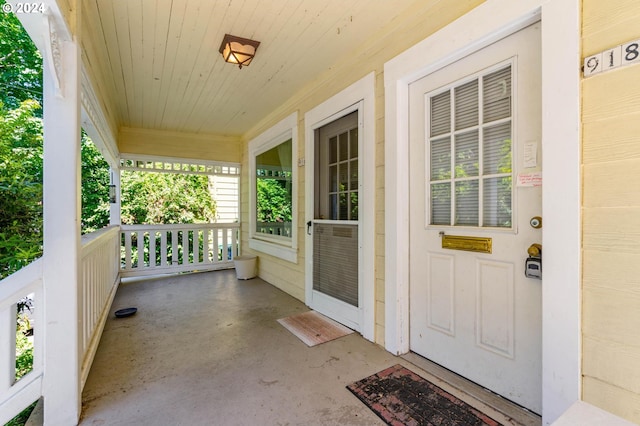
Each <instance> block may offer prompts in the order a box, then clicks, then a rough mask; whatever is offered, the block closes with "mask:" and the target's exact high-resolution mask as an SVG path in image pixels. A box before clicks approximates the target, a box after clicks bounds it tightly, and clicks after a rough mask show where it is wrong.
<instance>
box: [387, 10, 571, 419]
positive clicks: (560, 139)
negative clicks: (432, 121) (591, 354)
mask: <svg viewBox="0 0 640 426" xmlns="http://www.w3.org/2000/svg"><path fill="white" fill-rule="evenodd" d="M580 19H581V18H580V2H579V0H553V1H549V0H521V1H517V2H514V1H511V0H487V1H486V2H484V3H483V4H481V5H480V6H478V7H476V8H475V9H473V10H472V11H470V12H469V13H467V14H466V15H464V16H462V17H460V18H459V19H457V20H456V21H454V22H452V23H451V24H449V25H447V26H446V27H444V28H442V29H441V30H439V31H438V32H436V33H434V34H433V35H432V36H430V37H428V38H427V39H425V40H423V41H422V42H420V43H418V44H417V45H415V46H413V47H412V48H410V49H408V50H406V51H405V52H403V53H401V54H400V55H398V56H397V57H395V58H393V59H392V60H390V61H388V62H387V63H385V67H384V76H385V189H386V190H385V194H386V197H385V216H386V217H385V244H386V252H385V300H386V303H385V318H386V320H385V347H386V349H387V350H388V351H390V352H392V353H394V354H402V353H407V352H408V351H409V260H410V253H409V232H410V230H409V217H408V212H409V209H408V205H409V193H408V189H409V138H408V135H409V118H408V117H409V102H408V96H409V84H410V83H412V82H414V81H416V80H418V79H420V78H422V77H424V76H426V75H428V74H430V73H432V72H434V71H436V70H438V69H440V68H442V67H444V66H446V65H449V64H451V63H453V62H455V61H456V60H458V59H461V58H463V57H465V56H467V55H469V54H471V53H473V52H475V51H478V50H480V49H482V48H483V47H485V46H488V45H489V44H491V43H493V42H495V41H497V40H499V39H501V38H504V37H506V36H508V35H510V34H513V33H515V32H517V31H519V30H520V29H522V28H524V27H526V26H528V25H530V24H532V23H534V22H537V21H539V20H541V21H542V33H541V37H542V104H543V111H542V123H543V124H542V141H541V142H542V164H543V165H544V172H543V176H544V180H545V182H547V183H546V184H543V186H542V205H543V207H542V213H543V214H542V216H543V218H544V231H545V232H544V233H543V241H542V245H543V247H544V260H543V261H544V279H543V282H542V306H543V323H542V330H543V332H542V334H543V342H542V347H543V353H542V365H543V372H542V422H543V424H544V425H549V424H551V423H552V422H553V421H554V420H556V419H557V418H558V417H559V416H560V415H561V414H562V413H563V412H564V411H566V410H567V409H568V408H569V407H570V406H571V404H573V402H575V401H577V400H579V399H580V392H581V377H580V372H581V363H580V357H581V330H580V321H581V318H580V314H581V310H580V304H581V298H580V285H581V265H582V263H581V254H580V241H581V214H580V210H581V196H580V176H581V175H580V144H581V141H580V65H581V58H580V34H581V31H580V23H581V20H580ZM551 183H552V184H551Z"/></svg>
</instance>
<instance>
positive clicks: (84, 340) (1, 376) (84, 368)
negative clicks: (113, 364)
mask: <svg viewBox="0 0 640 426" xmlns="http://www.w3.org/2000/svg"><path fill="white" fill-rule="evenodd" d="M119 237H120V231H119V227H118V226H112V227H109V228H104V229H101V230H100V231H96V232H93V233H91V234H87V235H84V236H83V237H82V252H81V275H80V277H79V280H78V301H79V304H80V312H79V315H80V318H79V320H80V324H81V327H80V330H79V335H78V339H79V342H78V343H79V349H80V351H81V352H80V353H82V354H83V356H82V361H81V362H82V364H81V365H80V368H81V383H80V385H81V388H82V387H84V384H85V381H86V379H87V376H88V374H89V369H90V367H91V363H92V362H93V357H94V355H95V352H96V349H97V347H98V343H99V342H100V336H101V334H102V329H103V327H104V324H105V322H106V319H107V316H108V314H109V309H110V307H111V302H112V301H113V297H114V296H115V292H116V290H117V288H118V283H119V282H120V279H119V276H118V274H119V271H120V267H119V266H120V265H119V260H120V253H119V251H120V241H119ZM43 290H44V287H43V272H42V260H41V259H38V260H36V261H35V262H33V263H32V264H30V265H28V266H27V267H25V268H23V269H21V270H20V271H18V272H16V273H15V274H13V275H11V276H9V277H7V278H5V279H4V280H2V281H0V342H2V347H0V424H4V423H6V422H7V421H9V420H11V419H12V418H13V417H14V416H16V415H17V414H18V413H20V412H21V411H22V410H23V409H24V408H25V407H27V406H28V405H29V404H31V403H32V402H33V401H35V400H37V399H39V398H40V397H41V396H42V376H43V373H44V363H43V356H44V341H45V340H44V334H45V331H46V327H45V325H44V317H43V312H44V309H43V307H44V291H43ZM25 297H29V298H31V299H32V300H33V305H34V309H33V312H31V313H30V317H31V323H32V325H33V326H34V327H33V328H34V333H33V369H32V370H31V371H30V372H29V373H27V374H26V375H25V376H23V377H22V378H20V379H19V380H16V378H15V377H16V314H17V304H18V302H19V301H20V300H22V299H24V298H25ZM2 366H3V367H2ZM54 368H55V367H54Z"/></svg>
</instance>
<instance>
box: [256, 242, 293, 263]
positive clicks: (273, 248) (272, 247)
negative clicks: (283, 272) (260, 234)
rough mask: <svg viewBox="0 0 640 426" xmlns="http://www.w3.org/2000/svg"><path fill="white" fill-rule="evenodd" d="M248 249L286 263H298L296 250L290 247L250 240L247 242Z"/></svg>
mask: <svg viewBox="0 0 640 426" xmlns="http://www.w3.org/2000/svg"><path fill="white" fill-rule="evenodd" d="M249 248H251V249H252V250H257V251H261V252H263V253H266V254H269V255H271V256H274V257H277V258H280V259H283V260H286V261H287V262H291V263H298V250H297V249H294V248H291V247H285V246H282V245H279V244H274V243H270V242H267V241H262V240H257V239H254V238H251V239H250V240H249Z"/></svg>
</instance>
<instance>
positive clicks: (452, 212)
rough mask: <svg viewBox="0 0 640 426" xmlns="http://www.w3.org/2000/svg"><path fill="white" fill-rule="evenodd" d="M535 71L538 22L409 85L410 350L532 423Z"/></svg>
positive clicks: (535, 380) (537, 376) (536, 287)
mask: <svg viewBox="0 0 640 426" xmlns="http://www.w3.org/2000/svg"><path fill="white" fill-rule="evenodd" d="M540 69H541V65H540V25H539V23H538V24H534V25H532V26H530V27H528V28H526V29H524V30H522V31H520V32H518V33H516V34H514V35H512V36H509V37H508V38H506V39H503V40H501V41H499V42H497V43H494V44H492V45H490V46H488V47H486V48H484V49H482V50H480V51H478V52H476V53H474V54H472V55H470V56H467V57H465V58H463V59H461V60H459V61H457V62H455V63H453V64H451V65H449V66H446V67H444V68H442V69H440V70H439V71H437V72H434V73H432V74H430V75H428V76H426V77H424V78H422V79H421V80H418V81H416V82H415V83H413V84H411V85H410V130H409V132H410V135H409V136H410V172H411V173H410V176H411V179H410V197H411V199H410V224H409V226H410V271H409V273H410V303H409V308H410V348H411V350H412V351H414V352H416V353H418V354H420V355H422V356H424V357H426V358H428V359H430V360H432V361H434V362H436V363H438V364H441V365H443V366H444V367H446V368H448V369H450V370H452V371H454V372H456V373H458V374H460V375H462V376H464V377H466V378H468V379H469V380H471V381H474V382H476V383H478V384H480V385H482V386H484V387H486V388H488V389H491V390H492V391H494V392H496V393H498V394H500V395H502V396H504V397H505V398H507V399H510V400H512V401H514V402H517V403H519V404H521V405H523V406H525V407H527V408H529V409H531V410H532V411H534V412H537V413H540V412H541V396H542V391H541V376H542V369H541V359H542V351H541V324H542V320H541V312H542V310H541V289H542V286H541V281H540V280H537V279H532V278H526V277H525V274H524V263H525V259H526V258H527V257H528V254H527V248H528V247H529V246H530V245H531V244H533V243H540V242H541V241H542V231H541V229H534V228H533V227H532V226H531V225H530V219H531V218H532V217H535V216H539V215H540V214H541V212H542V206H541V188H540V187H539V186H532V184H531V183H530V182H532V181H535V180H536V179H535V178H536V177H537V176H539V175H537V174H536V172H540V171H541V170H542V168H541V163H540V160H541V155H540V152H538V151H539V149H540V141H541V101H540V92H541V80H540ZM519 181H520V184H519V183H518V182H519ZM525 181H527V183H524V182H525ZM449 236H454V237H456V236H458V237H471V238H463V239H462V240H458V241H453V244H457V245H458V248H457V249H452V248H443V244H444V243H448V242H449V241H451V240H450V239H448V237H449ZM474 238H475V239H474ZM445 240H446V241H445ZM489 246H490V248H489ZM470 250H479V251H470Z"/></svg>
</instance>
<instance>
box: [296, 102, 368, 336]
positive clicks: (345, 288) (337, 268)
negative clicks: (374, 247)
mask: <svg viewBox="0 0 640 426" xmlns="http://www.w3.org/2000/svg"><path fill="white" fill-rule="evenodd" d="M359 144H360V139H359V127H358V111H354V112H352V113H350V114H348V115H346V116H344V117H342V118H339V119H337V120H335V121H333V122H331V123H329V124H327V125H325V126H323V127H321V128H320V129H319V130H318V131H317V132H316V141H315V150H314V168H315V172H314V200H315V202H314V219H313V220H312V221H311V222H312V223H311V228H310V229H311V232H312V233H313V272H312V276H313V283H312V286H311V287H312V292H311V300H309V301H308V304H309V306H310V307H311V308H313V309H315V310H317V311H319V312H321V313H323V314H324V315H327V316H329V317H330V318H333V319H334V320H336V321H338V322H340V323H342V324H344V325H346V326H347V327H350V328H353V329H355V330H357V331H360V322H361V309H360V306H361V303H360V294H361V291H360V288H361V287H360V285H361V284H360V280H359V274H358V270H359V269H358V268H359V253H360V252H359V246H360V245H359V226H358V223H359V221H358V195H359V188H360V179H359V173H358V172H359V156H358V154H359Z"/></svg>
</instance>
